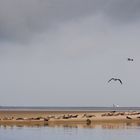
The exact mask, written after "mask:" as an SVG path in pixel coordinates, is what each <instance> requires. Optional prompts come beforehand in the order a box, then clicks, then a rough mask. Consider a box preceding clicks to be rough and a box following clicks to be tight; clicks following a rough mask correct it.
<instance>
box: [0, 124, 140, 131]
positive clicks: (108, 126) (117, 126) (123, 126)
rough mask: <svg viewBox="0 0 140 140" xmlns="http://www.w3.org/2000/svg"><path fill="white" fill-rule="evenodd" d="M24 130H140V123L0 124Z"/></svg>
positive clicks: (2, 126)
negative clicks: (49, 128) (50, 128)
mask: <svg viewBox="0 0 140 140" xmlns="http://www.w3.org/2000/svg"><path fill="white" fill-rule="evenodd" d="M14 127H18V128H23V127H37V128H39V127H52V128H59V127H61V128H64V129H67V130H68V129H71V128H72V129H73V128H75V129H77V128H91V129H94V128H102V129H129V128H140V122H133V123H132V122H125V123H118V122H117V123H111V122H98V123H97V122H96V123H91V124H86V123H79V124H78V123H76V124H75V123H63V124H62V123H29V122H28V123H22V122H21V123H0V128H4V129H6V128H11V129H12V128H14Z"/></svg>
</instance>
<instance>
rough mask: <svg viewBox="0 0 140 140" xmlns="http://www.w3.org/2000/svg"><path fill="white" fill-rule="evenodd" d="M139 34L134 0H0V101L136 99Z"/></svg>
mask: <svg viewBox="0 0 140 140" xmlns="http://www.w3.org/2000/svg"><path fill="white" fill-rule="evenodd" d="M139 37H140V0H0V105H12V106H13V105H14V106H23V105H24V106H112V104H113V103H114V104H119V105H120V106H140V102H139V99H140V85H139V84H140V82H139V73H140V38H139ZM128 57H130V58H133V59H134V61H133V62H128V61H127V58H128ZM112 77H115V78H120V79H121V80H122V82H123V84H122V85H121V84H120V83H119V82H113V81H112V82H111V83H108V80H109V79H110V78H112Z"/></svg>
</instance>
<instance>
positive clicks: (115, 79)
mask: <svg viewBox="0 0 140 140" xmlns="http://www.w3.org/2000/svg"><path fill="white" fill-rule="evenodd" d="M112 80H114V81H119V82H120V83H121V84H122V81H121V79H117V78H111V79H110V80H109V81H108V83H109V82H111V81H112Z"/></svg>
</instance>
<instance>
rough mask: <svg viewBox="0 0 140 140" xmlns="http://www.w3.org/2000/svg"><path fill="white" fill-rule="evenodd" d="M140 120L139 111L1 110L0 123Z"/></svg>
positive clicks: (26, 123) (119, 121)
mask: <svg viewBox="0 0 140 140" xmlns="http://www.w3.org/2000/svg"><path fill="white" fill-rule="evenodd" d="M124 122H140V112H138V111H129V112H121V111H35V110H34V111H31V110H30V111H29V110H28V111H26V110H18V111H14V110H13V111H12V110H1V111H0V124H5V125H6V124H23V125H58V124H69V125H70V124H71V125H72V124H86V125H91V124H93V123H94V124H95V123H124Z"/></svg>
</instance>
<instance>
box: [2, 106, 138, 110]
mask: <svg viewBox="0 0 140 140" xmlns="http://www.w3.org/2000/svg"><path fill="white" fill-rule="evenodd" d="M1 110H11V111H13V110H15V111H18V110H19V111H20V110H21V111H22V110H25V111H112V110H116V111H140V107H114V106H112V107H46V106H40V107H38V106H0V111H1Z"/></svg>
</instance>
